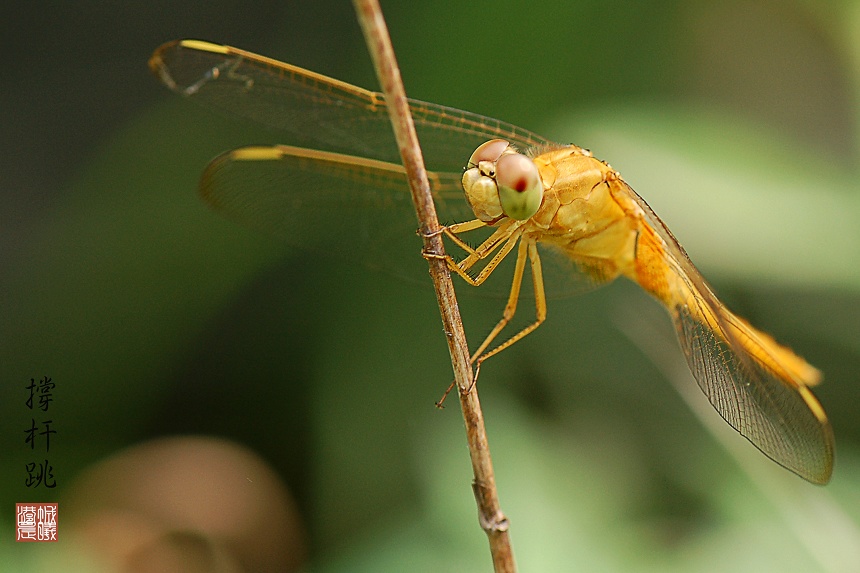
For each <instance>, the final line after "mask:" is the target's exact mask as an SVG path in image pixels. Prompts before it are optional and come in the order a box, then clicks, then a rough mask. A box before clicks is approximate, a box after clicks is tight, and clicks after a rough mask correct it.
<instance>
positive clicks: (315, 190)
mask: <svg viewBox="0 0 860 573" xmlns="http://www.w3.org/2000/svg"><path fill="white" fill-rule="evenodd" d="M428 175H429V179H430V186H431V191H432V193H433V196H434V200H435V202H436V204H437V205H438V207H439V210H440V212H441V213H444V214H446V215H447V216H453V217H461V218H462V217H466V216H467V212H469V208H468V205H467V204H466V202H465V200H464V199H463V192H462V187H460V174H459V173H435V172H430V173H429V174H428ZM200 194H201V195H202V197H203V199H204V201H206V202H207V203H208V204H209V205H210V206H211V207H212V208H214V209H215V210H217V211H219V212H221V213H223V214H225V215H226V216H227V217H229V218H231V219H233V220H235V221H237V222H238V223H240V224H242V225H245V226H247V227H250V228H253V229H258V230H261V231H263V232H264V233H266V234H268V235H270V236H273V237H275V238H278V239H280V240H283V241H284V242H286V243H290V244H293V245H296V246H300V247H302V248H303V249H307V250H310V251H318V252H321V253H325V254H328V255H332V254H334V255H336V256H339V257H341V258H346V259H350V260H353V261H356V262H361V263H362V264H366V265H369V266H372V267H377V268H379V269H380V270H387V271H393V272H394V273H396V274H398V275H401V276H403V277H412V278H413V279H414V278H415V277H425V276H426V275H427V264H426V263H425V262H424V260H423V259H422V258H421V257H420V256H419V255H418V253H419V251H420V248H421V240H420V239H419V238H418V236H417V235H416V231H417V228H418V222H417V220H416V219H415V212H414V210H413V208H412V198H411V196H410V194H409V189H408V187H407V184H406V175H405V171H404V169H403V167H402V166H401V165H399V164H394V163H386V162H383V161H377V160H372V159H366V158H359V157H354V156H347V155H342V154H338V153H332V152H327V151H319V150H310V149H304V148H299V147H292V146H286V145H276V146H251V147H240V148H238V149H234V150H233V151H229V152H227V153H223V154H221V155H219V156H218V157H216V158H215V159H214V160H212V162H210V163H209V165H208V166H207V167H206V169H205V171H204V172H203V175H202V177H201V181H200ZM461 220H462V219H461ZM410 239H411V240H410Z"/></svg>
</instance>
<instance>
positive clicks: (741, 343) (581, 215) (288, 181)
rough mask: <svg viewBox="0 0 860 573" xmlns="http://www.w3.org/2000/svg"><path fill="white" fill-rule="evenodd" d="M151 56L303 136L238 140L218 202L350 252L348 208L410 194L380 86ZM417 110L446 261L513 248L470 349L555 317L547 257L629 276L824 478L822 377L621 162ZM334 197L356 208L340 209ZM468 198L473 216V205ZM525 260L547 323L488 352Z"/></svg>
mask: <svg viewBox="0 0 860 573" xmlns="http://www.w3.org/2000/svg"><path fill="white" fill-rule="evenodd" d="M149 67H150V69H151V70H152V72H153V73H154V74H155V75H156V76H157V77H158V78H159V79H160V81H161V82H162V83H164V84H165V85H166V86H167V87H168V88H170V89H171V90H173V91H175V92H177V93H179V94H181V95H184V96H187V97H189V98H191V99H192V100H195V101H200V102H203V103H205V104H206V105H209V106H213V107H215V108H220V109H222V110H224V111H227V112H229V113H231V114H234V115H238V116H241V117H244V118H246V119H250V120H253V121H256V122H258V123H259V124H262V125H264V126H266V127H268V128H272V129H274V130H276V133H277V134H278V136H279V137H285V136H286V137H288V138H289V139H290V143H294V144H295V145H265V146H249V147H241V148H238V149H235V150H233V151H229V152H227V153H224V154H222V155H220V156H218V157H217V158H215V159H214V160H212V162H211V163H210V164H209V165H208V166H207V167H206V169H205V171H204V173H203V175H202V179H201V183H200V192H201V194H202V196H203V198H204V199H205V200H206V201H207V202H208V203H209V204H210V205H211V206H213V207H214V208H215V209H216V210H218V211H222V212H224V213H225V214H227V215H228V216H230V217H232V218H234V219H236V220H238V221H240V222H242V223H244V224H246V225H248V226H251V227H255V228H260V229H263V230H266V231H268V232H270V233H272V234H275V235H287V236H292V238H293V239H294V240H297V241H310V240H311V238H310V235H313V234H314V233H316V235H317V236H321V235H324V234H325V235H328V234H330V233H336V234H338V235H337V236H338V237H339V240H340V241H342V242H341V245H340V247H339V248H342V249H344V250H346V251H350V250H351V249H353V248H355V247H354V245H356V244H360V242H358V241H359V236H361V235H373V234H375V233H384V232H385V229H384V227H379V228H374V225H372V224H370V225H368V224H364V226H362V224H361V223H355V224H353V223H352V221H351V220H352V219H353V217H351V216H350V215H351V213H352V211H351V210H352V209H359V208H365V209H371V210H378V211H381V212H382V213H383V217H386V216H388V215H387V213H386V211H385V210H386V209H387V208H389V207H391V206H392V204H395V203H400V204H408V201H409V193H408V192H407V189H406V178H405V171H404V169H403V167H402V166H401V165H400V156H399V153H398V150H397V146H396V143H395V141H394V137H393V133H392V130H391V126H390V123H389V118H388V109H387V107H386V103H385V98H384V96H383V95H382V94H381V93H378V92H373V91H368V90H365V89H362V88H359V87H356V86H353V85H350V84H348V83H345V82H342V81H338V80H335V79H332V78H328V77H326V76H323V75H320V74H317V73H314V72H311V71H308V70H305V69H302V68H299V67H296V66H292V65H290V64H285V63H283V62H279V61H277V60H273V59H270V58H267V57H264V56H259V55H256V54H253V53H250V52H246V51H244V50H240V49H237V48H232V47H229V46H222V45H216V44H211V43H208V42H203V41H198V40H182V41H175V42H169V43H167V44H164V45H163V46H161V47H159V48H158V49H157V50H156V51H155V53H154V54H153V55H152V57H151V58H150V60H149ZM409 106H410V110H411V112H412V115H413V117H414V120H415V124H416V129H417V131H418V137H419V140H420V143H421V146H422V150H423V152H424V154H425V159H426V163H427V167H428V169H429V170H430V173H429V176H430V181H431V186H432V189H433V192H434V198H435V200H436V201H437V203H438V204H440V205H441V206H443V207H446V208H448V211H447V212H448V213H458V216H459V217H460V218H459V219H456V220H459V221H462V222H458V223H454V224H451V225H447V226H446V227H445V228H444V229H443V231H444V234H445V235H446V236H447V237H448V238H449V239H450V240H452V241H453V242H454V243H455V244H456V245H457V246H458V247H459V248H461V249H463V250H464V252H465V257H464V258H463V259H462V260H459V261H456V260H455V259H453V258H450V257H449V258H448V266H449V268H450V270H451V271H452V272H454V273H456V274H457V275H459V276H461V277H462V278H463V279H465V280H466V281H467V282H468V283H469V284H472V285H476V286H477V285H481V284H483V283H484V282H485V281H486V280H487V279H488V278H489V277H490V275H491V274H492V273H493V271H494V270H496V269H497V268H498V267H499V265H500V263H501V262H502V261H503V260H504V259H505V258H506V257H507V256H508V255H510V254H511V253H512V252H513V251H515V250H516V255H515V261H516V262H515V264H514V267H513V281H512V283H511V286H510V288H509V290H508V299H507V304H506V306H505V309H504V312H503V317H502V319H501V320H500V321H499V322H498V323H497V324H496V326H495V327H494V328H493V329H492V331H491V332H490V334H489V335H488V336H487V337H486V338H485V339H484V341H483V343H482V344H480V345H479V347H478V348H477V349H476V351H475V352H474V353H473V362H477V363H478V364H480V362H481V361H483V360H484V359H485V358H487V357H489V356H492V355H494V354H496V353H498V352H499V351H501V350H503V349H505V348H507V347H509V346H510V345H511V344H513V343H514V342H516V341H518V340H520V339H522V338H523V337H524V336H526V335H528V334H529V333H530V332H532V331H534V330H535V329H536V328H537V327H538V326H539V325H540V324H541V323H542V322H543V321H544V320H545V318H546V315H547V303H546V295H545V289H544V269H543V267H542V264H541V256H542V255H544V256H546V255H547V253H549V252H555V253H557V254H558V253H561V254H562V255H563V256H564V257H566V258H567V259H568V260H570V261H572V262H573V267H575V268H576V270H577V271H578V272H579V273H581V274H582V275H584V276H586V277H587V278H588V279H589V280H590V281H591V282H592V283H593V284H594V285H598V284H603V283H606V282H609V281H611V280H613V279H615V278H616V277H618V276H624V277H627V278H628V279H630V280H632V281H634V282H636V283H638V284H639V285H640V286H641V287H642V288H643V289H645V291H647V292H648V293H649V294H651V295H652V296H653V297H654V298H656V299H657V300H658V301H659V302H661V303H662V304H663V305H664V306H665V307H666V309H667V310H668V311H669V314H670V315H671V317H672V319H673V322H674V324H675V327H676V332H677V335H678V339H679V341H680V344H681V348H682V349H683V352H684V355H685V357H686V359H687V363H688V365H689V367H690V370H691V371H692V374H693V377H694V378H695V379H696V381H697V383H698V385H699V386H700V387H701V389H702V391H703V392H704V393H705V395H706V396H707V398H708V400H709V401H710V403H711V404H712V405H713V407H714V408H715V409H716V410H717V412H718V413H719V414H720V415H721V416H722V417H723V418H724V419H725V421H726V422H728V423H729V424H730V425H731V426H732V427H733V428H734V429H735V430H737V431H738V432H739V433H740V434H741V435H743V436H744V437H745V438H747V439H748V440H749V441H750V442H751V443H752V444H753V445H755V446H756V447H757V448H758V449H759V450H761V451H762V452H763V453H764V454H765V455H766V456H768V457H770V458H771V459H772V460H774V461H775V462H777V463H778V464H780V465H782V466H784V467H785V468H787V469H789V470H791V471H792V472H794V473H796V474H798V475H799V476H801V477H802V478H804V479H806V480H808V481H810V482H813V483H818V484H824V483H827V482H828V481H829V479H830V476H831V473H832V470H833V456H834V438H833V432H832V429H831V427H830V423H829V422H828V419H827V416H826V414H825V413H824V409H823V408H822V406H821V404H820V403H819V402H818V400H817V399H816V398H815V396H814V395H813V393H812V391H811V390H810V389H809V387H810V386H814V385H816V384H818V383H819V382H820V381H821V373H820V372H819V371H818V370H817V369H816V368H814V367H813V366H811V365H810V364H808V363H807V362H806V361H805V360H804V359H803V358H801V357H799V356H798V355H796V354H795V353H794V352H793V351H792V350H790V349H789V348H787V347H785V346H782V345H780V344H778V343H777V342H776V341H775V340H774V339H773V338H772V337H770V336H769V335H767V334H765V333H763V332H761V331H759V330H756V329H755V328H753V327H752V326H751V325H750V324H749V323H748V322H746V321H745V320H743V319H742V318H739V317H738V316H736V315H734V314H733V313H732V312H730V311H729V310H728V309H727V308H726V307H725V306H723V305H722V304H721V303H720V302H719V300H717V297H716V296H715V295H714V293H713V291H712V289H711V287H710V286H709V285H708V284H707V283H706V282H705V280H704V279H703V278H702V276H701V274H700V273H699V271H698V270H696V268H695V267H694V266H693V264H692V263H691V262H690V259H689V258H688V256H687V254H686V252H685V251H684V249H683V248H682V247H681V245H680V244H679V243H678V241H677V240H676V239H675V237H674V236H673V235H672V233H671V232H670V231H669V229H667V228H666V226H665V225H664V224H663V222H662V221H661V220H660V219H659V218H658V217H657V215H656V214H655V213H654V212H653V211H652V210H651V208H650V207H649V206H648V205H647V204H646V203H645V201H644V200H643V199H642V198H641V197H640V196H639V195H638V194H637V193H636V192H635V191H634V190H633V189H632V188H631V187H630V186H629V185H627V183H626V182H625V181H624V180H623V179H622V178H621V176H620V175H619V174H618V172H616V171H615V170H613V169H612V168H611V167H610V166H609V164H607V163H605V162H603V161H600V160H598V159H596V158H595V157H593V156H592V154H591V153H590V152H589V151H588V150H586V149H584V148H581V147H577V146H576V145H560V144H557V143H554V142H552V141H550V140H547V139H545V138H543V137H540V136H539V135H536V134H534V133H532V132H530V131H528V130H525V129H522V128H519V127H516V126H514V125H511V124H508V123H505V122H502V121H499V120H495V119H491V118H488V117H484V116H481V115H477V114H473V113H469V112H464V111H460V110H456V109H453V108H448V107H444V106H440V105H436V104H431V103H426V102H421V101H417V100H409ZM470 152H471V157H468V159H467V155H466V154H467V153H470ZM464 162H466V166H465V170H464V169H463V164H464ZM454 191H456V193H457V194H458V196H459V199H458V205H461V206H463V209H461V210H460V211H459V212H458V211H457V210H456V208H452V207H451V201H452V198H451V197H452V195H451V194H452V192H454ZM464 191H465V201H463V198H464V197H463V192H464ZM338 209H340V210H344V211H345V212H344V213H343V216H341V217H339V218H338V219H337V220H333V219H332V214H333V213H336V212H337V210H338ZM466 209H470V210H471V213H469V214H468V215H462V213H463V212H464V211H465V210H466ZM355 219H356V220H360V218H355ZM466 219H468V220H466ZM306 220H310V221H311V222H310V223H307V222H306ZM403 223H405V221H404V222H403ZM406 224H407V225H408V224H409V223H406ZM411 224H412V225H413V226H414V219H411ZM333 227H336V229H333ZM479 229H488V230H490V231H491V234H490V235H489V236H488V237H486V238H485V239H484V240H483V242H481V243H480V244H479V245H478V246H477V247H474V248H473V247H471V246H470V245H469V243H467V242H466V241H465V240H463V239H462V238H461V235H463V234H467V233H469V232H472V231H477V230H479ZM413 232H414V230H413ZM398 233H401V231H398ZM404 236H405V235H404ZM396 238H397V239H399V242H401V243H403V242H405V241H403V236H401V237H396ZM383 239H384V240H382V241H381V243H382V244H386V245H387V244H389V243H388V242H387V238H385V237H383ZM416 240H417V239H416ZM539 245H540V247H541V250H540V251H539V250H538V246H539ZM386 249H387V247H386ZM527 268H528V269H529V271H530V274H531V277H532V286H533V290H534V298H535V306H536V319H535V320H534V322H532V323H531V324H530V325H529V326H526V327H525V328H523V329H522V330H520V331H518V332H517V333H515V334H514V335H513V336H512V337H510V338H508V339H507V340H506V341H505V342H503V343H501V344H499V345H497V346H495V347H493V348H491V346H492V344H493V341H494V340H495V339H496V337H497V335H499V334H500V333H501V332H502V331H503V329H504V328H505V327H506V326H507V325H508V322H509V321H510V319H511V317H512V316H513V315H514V312H515V310H516V306H517V301H518V299H519V298H520V289H521V283H522V281H523V278H524V275H525V272H526V269H527ZM478 269H479V270H478ZM488 349H489V350H488Z"/></svg>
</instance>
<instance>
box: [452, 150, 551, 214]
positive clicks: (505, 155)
mask: <svg viewBox="0 0 860 573" xmlns="http://www.w3.org/2000/svg"><path fill="white" fill-rule="evenodd" d="M463 189H464V190H465V191H466V199H467V200H468V201H469V205H470V206H471V207H472V211H474V212H475V216H476V217H477V218H478V219H480V220H482V221H484V222H486V223H493V222H495V221H498V220H499V219H500V218H502V217H503V216H507V217H510V218H512V219H517V220H519V221H525V220H526V219H528V218H529V217H531V216H532V215H534V214H535V213H537V210H538V209H539V208H540V206H541V202H542V201H543V184H542V183H541V179H540V174H539V173H538V169H537V166H536V165H535V164H534V161H532V160H531V159H529V158H528V157H526V156H525V155H523V154H522V153H519V152H518V151H517V150H516V149H514V147H513V146H512V145H511V144H510V143H508V142H507V141H505V140H504V139H491V140H490V141H487V142H486V143H482V144H481V145H480V146H478V148H477V149H476V150H475V152H474V153H472V157H470V158H469V165H468V166H467V167H466V172H465V173H463Z"/></svg>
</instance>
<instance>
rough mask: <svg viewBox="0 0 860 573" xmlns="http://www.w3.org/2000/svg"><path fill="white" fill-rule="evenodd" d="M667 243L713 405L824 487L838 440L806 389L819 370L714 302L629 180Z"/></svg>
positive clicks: (697, 369) (681, 327)
mask: <svg viewBox="0 0 860 573" xmlns="http://www.w3.org/2000/svg"><path fill="white" fill-rule="evenodd" d="M625 187H626V189H627V190H628V191H629V193H630V196H631V197H632V198H633V199H634V200H635V201H636V203H638V205H639V206H640V207H641V208H642V210H643V211H644V212H645V216H646V220H647V222H648V224H649V225H650V227H651V228H652V230H653V231H654V232H655V233H656V234H657V235H658V236H659V238H660V239H661V240H662V243H663V246H664V248H665V250H664V253H665V254H664V259H665V260H664V262H665V263H666V265H667V266H668V267H669V268H670V269H671V272H673V273H674V274H675V275H676V276H677V277H679V278H680V279H682V280H681V281H680V284H681V285H683V286H682V287H681V288H682V289H683V290H684V291H685V292H682V293H679V296H678V300H684V301H685V304H676V305H674V307H673V308H669V309H668V310H669V312H670V314H671V315H672V318H673V321H674V323H675V327H676V331H677V334H678V339H679V341H680V343H681V347H682V349H683V351H684V355H685V357H686V359H687V363H688V365H689V367H690V370H691V371H692V373H693V376H694V377H695V379H696V382H697V383H698V385H699V387H700V388H701V389H702V391H703V392H704V393H705V396H707V398H708V400H709V401H710V403H711V405H713V407H714V408H715V409H716V410H717V412H719V414H720V415H721V416H722V417H723V419H725V420H726V422H728V423H729V425H731V426H732V427H733V428H734V429H735V430H737V431H738V432H739V433H740V434H741V435H742V436H744V437H745V438H747V439H748V440H749V441H750V442H751V443H752V444H753V445H754V446H756V447H757V448H758V449H759V450H761V451H762V453H764V454H765V455H766V456H768V457H769V458H771V459H772V460H774V461H775V462H777V463H778V464H780V465H782V466H783V467H785V468H787V469H789V470H791V471H793V472H794V473H796V474H798V475H799V476H801V477H803V478H804V479H806V480H808V481H810V482H813V483H819V484H824V483H827V482H828V481H829V480H830V475H831V473H832V471H833V455H834V448H835V446H834V438H833V431H832V429H831V427H830V423H829V422H828V420H827V416H826V415H825V413H824V410H823V408H822V407H821V405H820V403H819V402H818V400H817V399H816V398H815V396H814V395H813V393H812V391H811V390H809V388H808V387H807V386H810V385H814V384H816V383H817V382H818V381H819V379H820V373H818V371H817V370H815V368H813V367H812V366H810V365H809V364H807V363H806V362H805V361H804V360H803V359H801V358H800V357H798V356H797V355H795V354H794V353H793V352H792V351H791V350H790V349H788V348H786V347H783V346H780V345H778V344H777V343H776V342H775V341H774V340H773V339H772V338H771V337H770V336H768V335H767V334H764V333H762V332H759V331H757V330H755V329H754V328H752V327H751V326H750V325H749V324H748V323H746V321H744V320H742V319H740V318H738V317H737V316H735V315H734V314H732V313H731V312H730V311H729V310H728V309H726V308H725V307H724V306H723V305H722V304H721V303H720V302H719V300H717V298H716V296H715V295H714V293H713V291H712V290H711V288H710V286H708V284H707V283H706V282H705V280H704V278H703V277H702V275H701V274H700V273H699V271H698V270H697V269H696V268H695V267H694V266H693V264H692V262H690V259H689V257H688V256H687V253H686V252H685V251H684V249H683V248H682V247H681V245H680V244H679V243H678V241H677V240H676V239H675V237H674V236H673V235H672V233H671V232H670V231H669V230H668V229H667V228H666V226H665V225H664V224H663V222H662V221H661V220H660V218H659V217H657V215H656V214H655V213H654V211H652V210H651V208H650V207H649V206H648V204H647V203H645V201H644V200H643V199H642V198H641V197H640V196H639V195H638V194H637V193H636V192H635V191H634V190H633V189H632V188H630V187H629V186H627V185H626V184H625Z"/></svg>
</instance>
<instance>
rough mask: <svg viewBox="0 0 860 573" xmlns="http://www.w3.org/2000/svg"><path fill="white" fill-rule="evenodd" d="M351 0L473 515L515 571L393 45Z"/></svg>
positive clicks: (369, 2) (379, 22) (502, 563)
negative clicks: (461, 435)
mask: <svg viewBox="0 0 860 573" xmlns="http://www.w3.org/2000/svg"><path fill="white" fill-rule="evenodd" d="M354 4H355V9H356V12H357V14H358V20H359V23H360V24H361V27H362V30H363V31H364V36H365V40H366V41H367V45H368V48H369V50H370V54H371V56H372V58H373V63H374V66H375V67H376V75H377V77H378V78H379V82H380V84H381V85H382V91H383V92H384V93H385V100H386V103H387V104H388V112H389V114H390V116H391V123H392V125H393V127H394V135H395V137H396V139H397V145H398V147H399V149H400V156H401V158H402V160H403V166H404V167H405V168H406V173H407V177H408V179H409V187H410V189H411V191H412V200H413V203H414V204H415V210H416V212H417V214H418V220H419V224H420V232H421V236H422V237H423V238H424V252H425V254H426V258H427V262H428V263H429V265H430V276H431V277H432V279H433V285H434V286H435V288H436V298H437V301H438V303H439V309H440V312H441V314H442V322H443V325H444V328H445V333H446V335H447V339H448V350H449V352H450V354H451V365H452V367H453V369H454V379H455V382H456V384H457V387H458V389H459V392H458V394H459V396H460V407H461V409H462V411H463V419H464V421H465V424H466V437H467V440H468V445H469V453H470V456H471V458H472V471H473V473H474V476H475V481H474V483H473V486H472V487H473V490H474V493H475V500H476V502H477V504H478V518H479V521H480V524H481V527H482V528H483V529H484V531H486V533H487V536H488V538H489V541H490V552H491V553H492V556H493V566H494V569H495V571H497V572H502V571H503V572H506V573H507V572H514V571H516V564H515V563H514V557H513V551H512V549H511V543H510V537H509V535H508V520H507V518H506V517H505V515H504V514H503V513H502V510H501V508H500V506H499V498H498V493H497V491H496V481H495V477H494V476H493V464H492V460H491V458H490V449H489V445H488V443H487V434H486V429H485V427H484V417H483V414H482V412H481V405H480V402H479V401H478V393H477V389H476V387H475V384H473V383H472V367H471V364H470V362H469V348H468V345H467V343H466V335H465V333H464V332H463V324H462V321H461V319H460V311H459V307H458V306H457V299H456V297H455V294H454V285H453V283H452V282H451V276H450V274H449V272H448V267H447V264H446V262H445V260H444V259H443V258H442V257H443V255H444V253H445V251H444V245H443V243H442V234H441V232H440V227H439V220H438V218H437V216H436V209H435V206H434V205H433V197H432V195H431V194H430V184H429V182H428V180H427V173H426V171H425V169H424V159H423V157H422V155H421V149H420V147H419V145H418V137H417V136H416V134H415V125H414V124H413V122H412V115H411V114H410V112H409V105H408V103H407V101H406V92H405V90H404V88H403V82H402V80H401V78H400V70H399V68H398V67H397V62H396V60H395V57H394V49H393V48H392V46H391V39H390V38H389V36H388V29H387V27H386V25H385V20H384V19H383V17H382V10H381V9H380V7H379V3H378V2H377V1H376V0H354Z"/></svg>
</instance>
